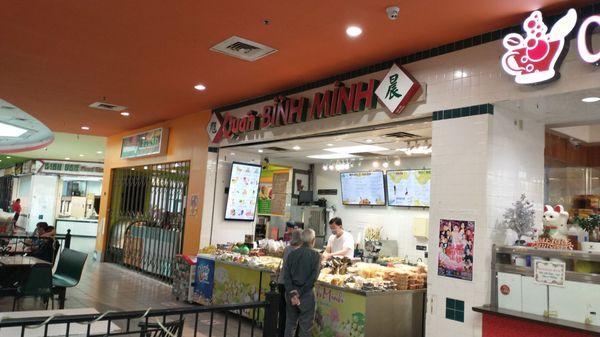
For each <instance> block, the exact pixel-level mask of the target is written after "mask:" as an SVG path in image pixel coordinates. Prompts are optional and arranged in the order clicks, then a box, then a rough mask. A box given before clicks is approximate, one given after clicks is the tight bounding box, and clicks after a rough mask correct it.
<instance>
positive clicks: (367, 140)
mask: <svg viewBox="0 0 600 337" xmlns="http://www.w3.org/2000/svg"><path fill="white" fill-rule="evenodd" d="M365 142H367V143H373V139H365Z"/></svg>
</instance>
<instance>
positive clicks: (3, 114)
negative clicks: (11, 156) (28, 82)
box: [0, 99, 52, 153]
mask: <svg viewBox="0 0 600 337" xmlns="http://www.w3.org/2000/svg"><path fill="white" fill-rule="evenodd" d="M0 122H2V123H4V124H8V125H11V126H15V127H19V128H21V129H25V130H27V132H25V133H24V134H22V135H21V136H19V137H3V136H0V153H15V152H16V151H19V150H21V149H27V148H35V147H40V146H44V145H47V144H48V143H50V142H52V131H50V129H48V128H47V127H46V126H45V125H44V124H42V122H40V121H38V120H37V119H35V118H33V117H32V116H30V115H29V114H28V113H26V112H25V111H23V110H21V109H19V108H18V107H17V106H15V105H13V104H11V103H9V102H7V101H5V100H3V99H0Z"/></svg>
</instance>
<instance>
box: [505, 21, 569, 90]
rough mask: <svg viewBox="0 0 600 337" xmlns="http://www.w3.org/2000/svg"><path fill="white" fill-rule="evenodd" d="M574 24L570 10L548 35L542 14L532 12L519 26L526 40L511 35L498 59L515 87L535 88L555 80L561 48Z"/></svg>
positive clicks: (507, 37) (506, 38) (506, 37)
mask: <svg viewBox="0 0 600 337" xmlns="http://www.w3.org/2000/svg"><path fill="white" fill-rule="evenodd" d="M576 23H577V12H576V11H575V10H574V9H570V10H569V11H568V12H567V14H566V15H565V16H563V17H562V18H560V19H559V20H558V21H557V22H556V23H555V24H554V26H553V27H552V29H551V30H550V32H549V33H548V32H547V31H548V27H547V26H546V25H545V24H544V21H543V20H542V13H541V12H540V11H535V12H533V13H531V15H529V17H528V18H527V19H526V20H525V21H524V22H523V30H524V31H525V33H526V36H525V37H523V36H521V35H520V34H516V33H511V34H508V35H506V36H505V37H504V40H503V41H502V44H503V45H504V48H506V49H507V52H506V53H505V54H504V56H503V57H502V68H504V71H506V72H507V73H508V74H510V75H513V76H515V82H517V83H519V84H535V83H541V82H545V81H548V80H551V79H553V78H554V77H555V76H556V70H555V67H556V63H557V61H558V60H559V58H560V56H561V54H562V51H563V49H564V45H565V38H566V36H567V35H569V33H570V32H571V31H572V30H573V28H574V27H575V24H576Z"/></svg>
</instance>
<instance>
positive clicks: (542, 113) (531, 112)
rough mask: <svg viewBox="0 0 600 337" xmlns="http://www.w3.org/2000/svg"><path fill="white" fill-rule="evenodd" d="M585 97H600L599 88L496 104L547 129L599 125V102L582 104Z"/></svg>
mask: <svg viewBox="0 0 600 337" xmlns="http://www.w3.org/2000/svg"><path fill="white" fill-rule="evenodd" d="M585 97H600V87H599V88H598V89H592V90H582V91H575V92H570V93H565V94H559V95H551V96H543V97H536V98H530V99H525V100H518V101H507V102H501V103H498V104H497V106H500V107H504V108H507V109H510V110H512V111H515V112H518V113H521V114H524V115H526V116H529V117H530V118H533V119H534V120H538V121H542V122H544V123H545V124H546V126H547V127H548V128H558V127H571V126H580V125H589V124H598V123H600V102H595V103H584V102H582V101H581V99H582V98H585Z"/></svg>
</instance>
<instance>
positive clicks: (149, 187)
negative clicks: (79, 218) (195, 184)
mask: <svg viewBox="0 0 600 337" xmlns="http://www.w3.org/2000/svg"><path fill="white" fill-rule="evenodd" d="M189 172H190V165H189V162H178V163H168V164H157V165H148V166H137V167H128V168H120V169H114V170H113V172H112V189H111V201H110V210H109V212H110V213H109V237H108V240H107V247H106V255H105V256H106V257H105V260H106V261H107V262H113V263H118V264H121V265H123V266H126V267H128V268H131V269H135V270H139V271H142V272H145V273H149V274H151V275H154V276H157V277H159V278H161V279H163V280H165V281H171V268H172V264H173V258H174V257H175V255H176V254H179V253H181V246H182V241H183V230H184V228H183V227H184V220H185V205H186V197H187V191H188V181H189Z"/></svg>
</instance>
